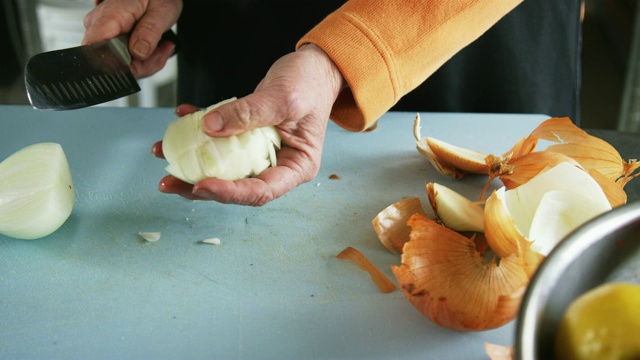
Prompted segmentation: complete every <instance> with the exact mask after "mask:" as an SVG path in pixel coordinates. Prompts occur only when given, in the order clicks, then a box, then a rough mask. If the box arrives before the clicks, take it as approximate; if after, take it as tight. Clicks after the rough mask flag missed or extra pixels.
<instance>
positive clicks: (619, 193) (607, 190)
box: [589, 169, 633, 208]
mask: <svg viewBox="0 0 640 360" xmlns="http://www.w3.org/2000/svg"><path fill="white" fill-rule="evenodd" d="M589 175H591V177H592V178H593V179H594V180H595V181H596V182H597V183H598V184H599V185H600V187H601V188H602V191H604V194H605V195H606V197H607V199H609V203H610V204H611V207H612V208H616V207H618V206H621V205H624V204H626V203H627V193H626V192H625V191H624V189H623V188H624V185H625V184H626V183H627V182H629V181H630V180H631V179H632V178H633V177H625V178H621V179H619V180H618V181H613V180H611V178H608V177H606V176H604V175H602V173H600V171H598V170H595V169H591V170H589Z"/></svg>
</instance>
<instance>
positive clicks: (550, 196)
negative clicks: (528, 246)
mask: <svg viewBox="0 0 640 360" xmlns="http://www.w3.org/2000/svg"><path fill="white" fill-rule="evenodd" d="M500 190H501V191H500V192H502V191H504V188H501V189H500ZM499 195H501V196H502V195H503V196H504V201H505V205H506V207H507V209H508V210H509V213H510V215H511V217H512V218H513V220H514V221H515V223H516V226H517V227H518V229H519V230H520V231H521V232H522V234H523V235H524V236H525V237H526V238H527V239H529V240H531V241H533V242H534V243H533V245H532V249H534V250H535V251H537V252H538V253H540V254H542V255H545V256H546V255H548V253H549V251H551V249H553V248H554V247H555V245H556V244H557V243H558V241H560V240H561V239H562V238H563V237H564V236H566V235H567V234H568V233H569V232H571V231H572V230H574V229H575V228H577V227H578V226H580V225H582V224H584V223H585V222H587V221H588V220H591V219H592V218H594V217H596V216H598V215H600V214H602V213H604V212H606V211H608V210H611V204H610V203H609V201H608V200H607V197H606V196H605V194H604V191H603V190H602V188H601V187H600V185H598V183H597V182H596V181H595V180H594V179H593V178H592V177H591V176H590V175H589V174H588V173H587V172H585V171H583V170H581V169H579V168H577V167H575V166H574V165H572V164H569V163H561V164H559V165H556V166H555V167H553V168H551V169H549V170H547V171H545V172H543V173H541V174H539V175H537V176H535V177H533V178H532V179H531V180H529V181H528V182H527V183H525V184H523V185H521V186H519V187H517V188H515V189H512V190H508V191H504V193H503V194H502V193H501V194H499Z"/></svg>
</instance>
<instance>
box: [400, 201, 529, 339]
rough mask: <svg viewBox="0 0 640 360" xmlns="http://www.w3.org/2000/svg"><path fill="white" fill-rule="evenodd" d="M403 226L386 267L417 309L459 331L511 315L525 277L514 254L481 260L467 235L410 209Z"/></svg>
mask: <svg viewBox="0 0 640 360" xmlns="http://www.w3.org/2000/svg"><path fill="white" fill-rule="evenodd" d="M409 226H411V239H410V241H409V242H408V243H406V244H405V246H404V253H403V254H402V264H401V265H400V266H393V267H392V270H393V272H394V274H395V276H396V279H397V281H398V284H399V285H400V288H401V289H402V292H403V294H404V295H405V297H406V298H407V300H409V301H410V302H411V303H412V304H413V305H414V306H415V307H416V309H417V310H418V311H420V312H421V313H422V314H424V315H425V316H427V317H428V318H430V319H431V320H432V321H434V322H435V323H437V324H439V325H441V326H444V327H447V328H451V329H455V330H460V331H477V330H486V329H491V328H496V327H499V326H502V325H504V324H506V323H508V322H510V321H511V320H513V319H514V318H515V317H516V315H517V312H518V308H519V306H520V301H521V300H522V296H523V294H524V289H525V288H526V286H527V284H528V282H529V275H528V274H527V273H526V272H525V270H524V269H523V266H522V264H521V262H520V260H519V259H518V257H517V256H515V255H513V256H510V257H507V258H503V259H501V260H500V262H499V264H498V262H497V261H496V260H495V258H494V259H493V260H491V261H490V262H485V260H484V258H483V257H482V255H481V254H480V253H478V252H477V251H476V249H475V243H474V242H473V241H472V240H471V239H468V238H466V237H464V236H462V235H461V234H459V233H457V232H455V231H453V230H451V229H448V228H446V227H444V226H442V225H440V224H438V223H436V222H435V221H433V220H430V219H428V218H426V217H424V216H422V215H419V214H416V215H413V216H412V217H411V218H410V219H409Z"/></svg>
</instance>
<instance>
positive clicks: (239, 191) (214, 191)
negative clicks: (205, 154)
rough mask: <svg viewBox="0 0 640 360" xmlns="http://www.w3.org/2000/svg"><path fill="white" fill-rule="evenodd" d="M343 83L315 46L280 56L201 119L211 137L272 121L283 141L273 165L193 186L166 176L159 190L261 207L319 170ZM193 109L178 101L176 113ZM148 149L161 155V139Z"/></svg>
mask: <svg viewBox="0 0 640 360" xmlns="http://www.w3.org/2000/svg"><path fill="white" fill-rule="evenodd" d="M343 84H344V80H343V78H342V75H341V74H340V72H339V71H338V69H337V67H336V66H335V64H334V63H333V62H332V61H331V59H330V58H329V57H328V56H327V55H326V53H324V51H322V50H321V49H320V48H319V47H317V46H315V45H306V46H303V47H302V48H300V49H299V50H298V51H297V52H294V53H290V54H287V55H285V56H283V57H282V58H280V59H279V60H278V61H276V62H275V63H274V64H273V65H272V66H271V68H270V69H269V71H268V72H267V74H266V76H265V77H264V79H263V80H262V81H261V82H260V84H258V86H257V87H256V90H255V91H254V93H252V94H250V95H248V96H245V97H243V98H240V99H238V100H236V101H233V102H230V103H228V104H225V105H221V106H220V107H217V108H215V109H214V110H212V111H211V112H209V113H208V114H207V115H205V117H204V118H203V121H204V125H205V126H204V131H205V133H206V134H207V135H209V136H212V137H225V136H231V135H236V134H239V133H242V132H245V131H248V130H251V129H253V128H258V127H263V126H268V125H275V126H276V127H277V128H278V132H279V133H280V136H281V137H282V142H283V147H282V149H281V150H280V151H278V155H277V156H278V158H277V166H275V167H270V168H267V169H266V170H265V171H263V172H262V173H261V174H259V175H258V176H257V177H255V178H248V179H241V180H236V181H227V180H221V179H205V180H202V181H200V182H198V183H196V184H195V185H191V184H187V183H185V182H182V181H180V180H178V179H176V178H175V177H173V176H171V175H169V176H166V177H165V178H163V179H162V180H161V182H160V186H159V188H160V191H162V192H166V193H174V194H178V195H181V196H183V197H186V198H188V199H198V200H214V201H218V202H221V203H226V204H240V205H252V206H262V205H265V204H267V203H268V202H270V201H272V200H274V199H276V198H278V197H280V196H282V195H284V194H285V193H287V192H288V191H290V190H291V189H293V188H294V187H296V186H298V185H300V184H302V183H305V182H308V181H310V180H312V179H313V178H314V177H315V176H316V175H317V173H318V170H319V168H320V160H321V157H322V147H323V143H324V137H325V133H326V128H327V123H328V121H329V113H330V111H331V107H332V106H333V103H334V102H335V100H336V98H337V96H338V93H339V92H340V90H341V89H342V87H343ZM196 110H199V109H198V108H195V107H193V106H190V105H181V106H180V107H178V109H177V114H178V115H179V116H184V115H186V114H188V113H190V112H194V111H196ZM152 152H153V153H154V154H156V156H162V151H161V143H156V144H155V145H154V147H153V149H152Z"/></svg>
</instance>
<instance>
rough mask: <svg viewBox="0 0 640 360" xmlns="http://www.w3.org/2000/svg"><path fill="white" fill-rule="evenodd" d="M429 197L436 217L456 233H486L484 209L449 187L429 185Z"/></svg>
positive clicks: (435, 184)
mask: <svg viewBox="0 0 640 360" xmlns="http://www.w3.org/2000/svg"><path fill="white" fill-rule="evenodd" d="M426 188H427V196H428V197H429V202H430V203H431V208H433V211H434V212H435V215H436V217H437V218H438V219H439V220H440V221H442V223H443V224H444V225H445V226H446V227H448V228H450V229H452V230H456V231H471V232H484V208H483V207H482V205H480V204H479V203H476V202H472V201H471V200H469V199H467V198H466V197H464V196H463V195H461V194H459V193H457V192H455V191H453V190H451V189H449V188H448V187H446V186H444V185H441V184H437V183H432V182H431V183H428V184H427V186H426Z"/></svg>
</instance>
